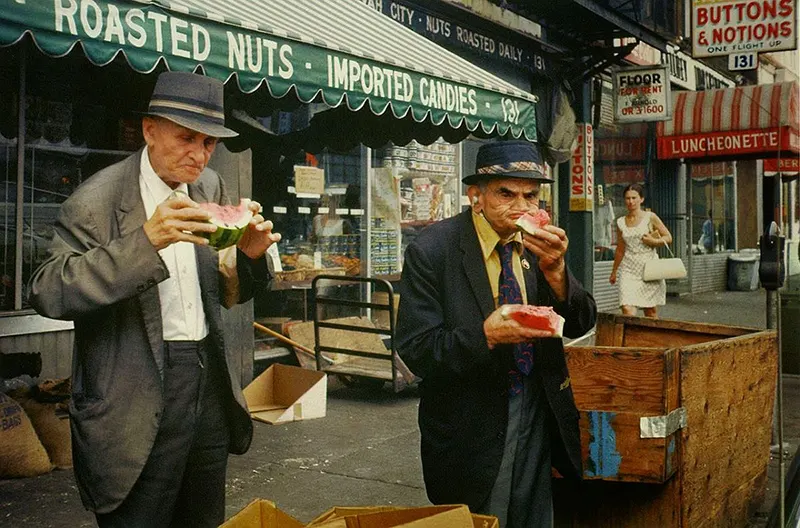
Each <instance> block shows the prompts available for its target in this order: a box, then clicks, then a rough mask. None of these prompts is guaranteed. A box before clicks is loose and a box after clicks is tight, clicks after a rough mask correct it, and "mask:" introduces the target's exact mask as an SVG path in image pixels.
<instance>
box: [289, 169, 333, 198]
mask: <svg viewBox="0 0 800 528" xmlns="http://www.w3.org/2000/svg"><path fill="white" fill-rule="evenodd" d="M294 188H295V192H296V193H297V194H323V193H325V171H324V170H323V169H318V168H316V167H306V166H304V165H295V167H294Z"/></svg>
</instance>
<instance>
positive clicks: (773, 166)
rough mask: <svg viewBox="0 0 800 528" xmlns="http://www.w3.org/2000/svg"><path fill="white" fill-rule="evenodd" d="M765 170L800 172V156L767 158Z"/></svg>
mask: <svg viewBox="0 0 800 528" xmlns="http://www.w3.org/2000/svg"><path fill="white" fill-rule="evenodd" d="M764 172H786V173H789V174H794V173H797V172H800V157H792V158H788V157H787V158H780V159H775V158H769V159H765V160H764Z"/></svg>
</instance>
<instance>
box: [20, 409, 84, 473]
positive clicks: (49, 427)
mask: <svg viewBox="0 0 800 528" xmlns="http://www.w3.org/2000/svg"><path fill="white" fill-rule="evenodd" d="M20 405H22V408H23V409H24V410H25V413H26V414H27V415H28V418H30V420H31V423H32V424H33V429H34V430H35V431H36V434H37V435H38V436H39V441H41V442H42V445H43V446H44V448H45V450H46V451H47V454H48V455H49V456H50V461H51V462H52V463H53V465H54V466H55V467H56V468H58V469H69V468H71V467H72V440H71V438H70V428H69V418H67V417H64V418H59V417H58V416H57V415H56V404H55V403H41V402H38V401H36V400H33V399H27V400H22V401H21V402H20Z"/></svg>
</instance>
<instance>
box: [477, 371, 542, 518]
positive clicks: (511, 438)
mask: <svg viewBox="0 0 800 528" xmlns="http://www.w3.org/2000/svg"><path fill="white" fill-rule="evenodd" d="M523 379H524V384H523V388H522V392H521V393H520V394H518V395H516V396H513V397H511V398H510V399H509V402H508V429H507V430H506V445H505V450H504V452H503V460H502V462H501V464H500V472H499V473H498V475H497V480H495V483H494V486H493V487H492V492H491V494H490V495H489V498H488V499H487V500H486V502H485V503H484V504H483V505H482V506H481V507H480V509H479V510H478V512H476V513H482V514H487V515H494V516H495V517H497V518H498V519H499V520H500V527H501V528H543V527H544V528H549V527H551V526H552V525H553V491H552V483H551V476H552V469H551V464H550V434H549V431H548V429H547V413H548V404H547V397H546V396H545V393H544V389H543V388H542V382H541V380H540V379H539V376H537V375H535V374H533V375H530V376H524V377H523Z"/></svg>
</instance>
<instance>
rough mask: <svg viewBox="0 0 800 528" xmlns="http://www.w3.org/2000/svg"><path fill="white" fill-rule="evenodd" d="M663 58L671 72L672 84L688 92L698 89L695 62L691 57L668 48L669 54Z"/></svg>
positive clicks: (665, 54)
mask: <svg viewBox="0 0 800 528" xmlns="http://www.w3.org/2000/svg"><path fill="white" fill-rule="evenodd" d="M662 58H663V60H664V63H665V64H666V65H667V69H668V70H669V80H670V82H672V83H673V84H677V85H678V86H680V87H681V88H686V89H687V90H694V89H695V88H696V86H697V81H696V79H695V68H694V65H693V62H694V60H693V59H692V58H691V57H689V56H688V55H686V54H684V53H682V52H680V51H678V50H676V49H672V48H667V53H664V54H663V55H662Z"/></svg>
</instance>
